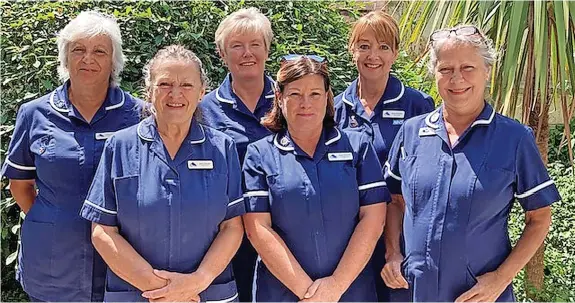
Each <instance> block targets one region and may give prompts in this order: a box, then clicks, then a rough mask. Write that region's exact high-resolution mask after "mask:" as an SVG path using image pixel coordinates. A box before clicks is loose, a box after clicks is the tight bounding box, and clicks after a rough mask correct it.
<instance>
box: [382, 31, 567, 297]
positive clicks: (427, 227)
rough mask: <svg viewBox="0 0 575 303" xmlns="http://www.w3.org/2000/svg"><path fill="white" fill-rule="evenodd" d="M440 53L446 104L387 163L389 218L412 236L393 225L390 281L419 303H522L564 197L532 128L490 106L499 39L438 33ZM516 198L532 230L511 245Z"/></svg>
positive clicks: (433, 59) (415, 125)
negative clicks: (527, 274)
mask: <svg viewBox="0 0 575 303" xmlns="http://www.w3.org/2000/svg"><path fill="white" fill-rule="evenodd" d="M430 48H431V50H430V51H431V52H430V69H431V70H432V72H433V74H434V75H435V79H436V83H437V87H438V90H439V94H440V95H441V98H442V99H443V104H442V105H441V106H440V107H439V108H438V109H437V110H435V111H434V112H432V113H430V114H428V115H424V116H419V117H416V118H413V119H411V120H409V121H407V122H406V123H405V124H404V125H403V127H402V129H401V130H400V131H399V133H398V135H397V138H396V139H395V141H394V143H393V146H392V148H391V152H390V156H389V162H388V163H386V164H385V175H386V181H387V185H388V186H389V189H390V191H391V192H392V194H393V202H392V203H391V204H390V207H389V213H390V215H389V216H395V217H397V218H403V229H402V227H401V220H396V221H393V222H388V225H387V227H386V228H387V230H386V235H385V236H386V244H387V249H388V255H390V256H391V258H388V259H387V264H386V265H385V267H384V272H383V277H384V280H385V283H386V284H387V285H388V286H389V287H392V288H408V289H409V291H410V292H411V294H412V298H411V299H412V300H413V301H436V302H437V301H439V302H441V301H454V300H455V301H458V302H467V301H474V302H477V301H479V302H493V301H514V296H513V290H512V286H511V281H512V280H513V278H514V277H515V276H516V275H517V273H518V272H519V271H520V270H521V268H523V267H524V266H525V264H526V263H527V261H528V260H529V259H530V258H531V257H532V256H533V254H534V253H535V251H536V250H537V248H538V247H539V246H540V245H541V244H542V243H543V240H544V239H545V236H546V235H547V232H548V230H549V225H550V222H551V208H550V205H551V203H553V202H555V201H558V200H559V199H560V196H559V193H558V191H557V188H556V187H555V185H554V184H553V180H551V179H550V178H549V175H548V173H547V171H546V169H545V166H544V164H543V162H542V161H541V157H540V155H539V152H538V150H537V146H536V144H535V140H534V136H533V133H532V131H531V130H530V129H529V128H527V127H526V126H524V125H522V124H520V123H518V122H516V121H514V120H513V119H510V118H507V117H504V116H502V115H499V114H497V113H496V112H495V110H494V109H493V107H491V106H490V105H489V104H488V103H487V102H485V101H484V99H483V98H484V91H485V86H486V82H487V81H488V78H489V73H490V70H491V68H492V66H493V63H494V51H493V48H492V43H491V41H490V40H489V39H487V38H485V36H484V35H483V34H482V33H481V32H480V31H479V30H478V29H477V28H476V27H475V26H458V27H455V28H452V29H447V30H440V31H437V32H435V33H433V34H432V35H431V38H430ZM515 199H517V200H518V201H519V203H520V204H521V206H522V207H523V209H524V210H525V217H526V225H525V229H524V230H523V233H522V235H521V237H520V239H519V241H518V242H517V244H516V245H515V247H511V244H510V242H509V236H508V230H507V221H508V219H509V212H510V210H511V207H512V204H513V201H514V200H515ZM402 230H403V233H404V239H405V258H404V256H402V255H401V252H400V250H399V247H398V246H399V235H400V232H401V231H402ZM402 262H403V265H400V264H402Z"/></svg>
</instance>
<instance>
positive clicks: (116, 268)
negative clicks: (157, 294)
mask: <svg viewBox="0 0 575 303" xmlns="http://www.w3.org/2000/svg"><path fill="white" fill-rule="evenodd" d="M92 243H93V244H94V247H95V248H96V250H97V251H98V253H100V255H101V256H102V258H103V259H104V261H105V262H106V264H107V265H108V267H109V268H110V269H111V270H112V271H113V272H114V273H115V274H116V275H118V277H120V278H121V279H123V280H124V281H126V282H128V283H130V284H131V285H133V286H134V287H136V288H138V289H139V290H141V291H146V290H154V289H158V288H161V287H163V286H165V285H166V284H167V283H166V282H167V281H166V280H164V279H162V278H160V277H158V276H156V275H155V274H154V269H153V268H152V266H151V265H150V264H149V263H148V262H147V261H146V260H144V258H142V256H140V254H138V252H136V250H135V249H134V248H133V247H132V245H130V243H128V241H126V239H124V237H122V236H121V235H120V234H119V233H118V232H117V229H116V228H115V227H109V226H102V225H99V224H95V223H93V224H92Z"/></svg>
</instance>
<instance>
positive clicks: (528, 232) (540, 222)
mask: <svg viewBox="0 0 575 303" xmlns="http://www.w3.org/2000/svg"><path fill="white" fill-rule="evenodd" d="M550 225H551V207H550V206H547V207H544V208H541V209H538V210H534V211H530V212H528V213H526V215H525V228H524V229H523V233H522V234H521V237H520V238H519V240H518V241H517V244H516V245H515V247H513V250H511V253H510V254H509V256H508V257H507V258H506V259H505V261H504V262H503V263H502V264H501V265H500V266H499V268H498V269H497V273H498V274H499V275H500V276H501V277H502V278H504V280H505V281H506V282H507V283H508V284H509V283H511V281H513V278H515V276H516V275H517V274H518V273H519V271H521V269H522V268H523V267H525V265H526V264H527V262H529V260H530V259H531V258H532V257H533V255H534V254H535V252H536V251H537V249H538V248H539V247H540V246H541V245H542V244H543V241H545V237H546V236H547V233H548V232H549V226H550Z"/></svg>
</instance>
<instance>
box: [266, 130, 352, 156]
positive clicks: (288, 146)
mask: <svg viewBox="0 0 575 303" xmlns="http://www.w3.org/2000/svg"><path fill="white" fill-rule="evenodd" d="M333 129H334V130H335V133H336V134H335V136H334V137H333V138H330V139H328V140H327V141H325V145H326V146H328V145H330V144H332V143H334V142H337V141H339V139H341V133H340V131H339V129H337V128H336V127H334V128H333ZM279 137H280V133H277V134H275V136H274V145H275V146H276V147H277V148H279V149H280V150H283V151H294V150H295V148H294V146H293V144H292V142H291V139H290V138H289V136H288V134H287V131H285V132H284V133H283V135H281V139H279ZM278 139H279V142H278Z"/></svg>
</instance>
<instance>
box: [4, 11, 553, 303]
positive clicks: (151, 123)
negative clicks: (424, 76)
mask: <svg viewBox="0 0 575 303" xmlns="http://www.w3.org/2000/svg"><path fill="white" fill-rule="evenodd" d="M272 38H273V32H272V29H271V24H270V21H269V20H268V19H267V18H266V17H265V16H264V15H263V14H262V13H260V12H259V11H258V10H257V9H255V8H248V9H241V10H239V11H236V12H234V13H232V14H230V15H229V16H227V17H226V18H225V19H224V20H223V21H222V22H221V23H220V25H219V27H218V29H217V31H216V33H215V44H216V47H217V51H218V53H219V55H220V57H221V59H222V61H223V63H224V64H225V66H226V67H227V69H228V71H229V74H228V75H227V76H226V77H225V79H224V81H223V82H222V83H221V84H220V86H219V87H217V88H215V89H214V90H212V91H211V92H209V93H208V94H205V93H206V89H207V87H206V85H207V82H208V79H207V77H206V72H205V70H204V68H203V65H202V62H201V61H200V60H199V59H198V57H197V56H196V54H194V53H193V52H192V51H190V50H188V49H186V48H184V47H183V46H180V45H171V46H167V47H165V48H163V49H161V50H159V51H158V52H157V53H156V54H155V55H154V56H153V57H152V59H151V60H150V61H149V62H148V63H147V64H146V66H145V67H144V70H143V76H144V82H145V89H144V92H145V101H143V100H140V99H137V98H135V97H132V96H130V95H129V94H128V93H126V92H124V91H122V90H121V89H120V88H119V86H118V82H119V75H120V73H121V72H122V68H123V66H124V57H123V53H122V40H121V33H120V29H119V27H118V25H117V23H116V21H115V20H114V19H113V18H111V17H109V16H107V15H104V14H101V13H97V12H82V13H81V14H79V15H78V16H77V17H76V18H74V19H73V20H72V21H71V22H70V23H69V24H68V25H66V27H65V28H64V29H63V30H62V31H61V32H60V33H59V35H58V38H57V44H58V52H59V55H58V58H59V62H60V66H59V68H58V71H59V74H60V77H61V79H62V81H63V82H64V84H63V85H62V86H60V87H58V88H57V89H56V90H55V91H53V92H51V93H49V94H48V95H46V96H43V97H41V98H39V99H37V100H34V101H31V102H28V103H26V104H23V105H22V106H20V110H19V112H18V116H17V119H16V126H15V129H14V133H13V136H12V140H11V143H10V147H9V152H8V155H7V157H6V160H5V163H4V165H3V166H2V175H4V176H6V177H8V179H9V180H10V190H11V192H12V195H13V196H14V198H15V200H16V202H17V203H18V205H19V206H20V207H21V209H22V210H23V211H24V212H25V213H26V218H25V220H24V223H23V226H22V230H21V246H20V252H19V267H18V271H17V279H18V280H19V281H20V282H21V284H22V286H23V288H24V290H25V291H26V293H27V294H28V295H29V298H30V300H31V301H113V302H120V301H127V302H137V301H150V302H162V301H167V302H174V301H178V302H191V301H195V302H198V301H202V302H204V301H217V302H232V301H276V302H279V301H306V302H308V301H321V302H335V301H460V302H465V301H513V300H514V297H513V292H512V289H511V281H512V279H513V278H514V277H515V275H516V274H517V273H518V272H519V271H520V270H521V268H523V267H524V266H525V264H526V263H527V261H528V260H529V259H530V258H531V257H532V255H533V254H534V253H535V251H536V250H537V248H538V247H539V246H540V245H541V243H542V242H543V240H544V238H545V237H546V234H547V231H548V229H549V225H550V220H551V212H550V204H552V203H553V202H555V201H558V200H559V199H560V197H559V194H558V191H557V189H556V187H555V186H554V184H553V180H551V179H550V177H549V175H548V173H547V171H546V169H545V166H544V164H543V162H542V160H541V158H540V156H539V153H538V150H537V147H536V144H535V140H534V137H533V134H532V132H531V131H530V129H529V128H527V127H525V126H523V125H521V124H519V123H518V122H515V121H514V120H512V119H509V118H506V117H504V116H502V115H499V114H497V113H496V112H495V111H494V109H493V108H492V107H491V106H490V105H489V104H488V103H487V102H486V101H485V87H486V82H487V81H488V79H489V75H490V72H491V68H492V66H493V64H494V62H495V53H494V51H493V48H492V45H491V41H490V40H489V39H488V38H486V37H485V36H484V35H483V33H482V32H481V31H480V30H479V29H478V28H476V27H474V26H469V25H461V26H457V27H455V28H450V29H444V30H439V31H436V32H434V33H433V34H432V35H431V36H430V42H429V47H430V66H429V67H430V71H431V73H432V74H433V75H434V77H435V80H436V84H437V87H438V91H439V95H440V96H441V98H442V103H441V104H440V106H439V107H437V109H434V102H433V100H432V99H431V98H430V97H429V96H428V95H426V94H424V93H422V92H420V91H417V90H415V89H412V88H410V87H406V86H405V85H403V83H402V82H401V81H400V80H399V79H397V78H396V77H394V76H392V75H391V74H390V70H391V67H392V64H393V62H394V61H395V59H396V58H397V55H398V47H399V30H398V27H397V24H396V22H395V21H394V20H393V19H392V18H391V16H389V15H388V14H386V13H383V12H380V11H375V12H371V13H368V14H367V15H365V16H363V17H361V18H360V19H359V20H358V21H357V22H356V23H355V24H354V25H353V27H352V30H351V35H350V39H349V45H348V48H349V51H350V53H351V54H352V57H353V60H354V63H355V65H356V67H357V69H358V74H359V76H358V78H357V79H356V80H355V81H353V82H352V83H351V85H350V86H349V87H348V88H347V89H346V90H345V91H344V92H342V93H341V94H339V95H338V96H337V97H334V94H333V92H332V88H331V85H330V77H329V73H328V62H327V61H326V60H325V59H324V58H322V57H319V56H316V55H314V54H302V55H286V56H284V57H282V59H281V66H280V69H279V71H278V73H277V76H276V79H275V81H274V80H273V79H272V78H271V77H269V76H267V75H266V72H265V62H266V60H267V59H268V55H269V50H270V46H271V41H272ZM516 199H517V200H518V201H519V203H520V204H521V206H522V207H523V208H524V210H525V214H526V225H525V229H524V230H523V233H522V235H521V237H520V239H519V241H518V242H517V244H516V245H515V247H511V244H510V242H509V237H508V232H507V221H508V217H509V213H510V210H511V207H512V204H513V202H514V201H515V200H516Z"/></svg>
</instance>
